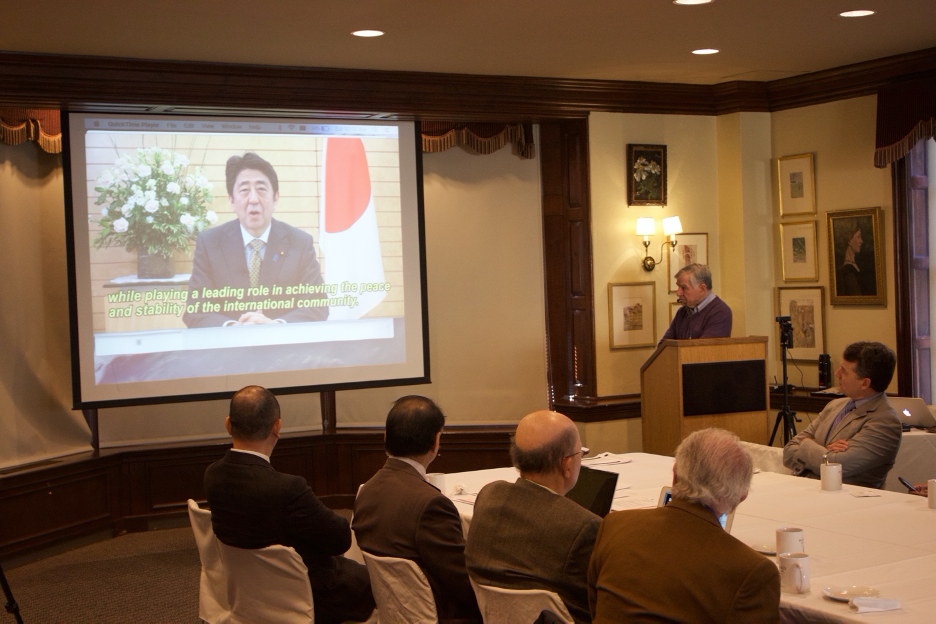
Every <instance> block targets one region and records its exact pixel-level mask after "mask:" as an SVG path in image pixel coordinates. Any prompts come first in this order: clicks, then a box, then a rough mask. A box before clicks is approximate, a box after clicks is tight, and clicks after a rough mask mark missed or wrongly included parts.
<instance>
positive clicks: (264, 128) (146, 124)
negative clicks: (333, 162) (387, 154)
mask: <svg viewBox="0 0 936 624" xmlns="http://www.w3.org/2000/svg"><path fill="white" fill-rule="evenodd" d="M84 123H85V130H87V131H88V132H115V131H117V132H119V131H128V132H140V131H144V132H193V133H201V132H210V133H212V134H218V133H221V134H225V133H231V134H306V135H312V136H314V135H323V136H348V137H351V136H353V137H376V138H383V139H395V138H397V137H398V134H399V131H398V128H397V127H396V125H367V124H360V125H358V124H331V123H302V122H300V121H288V122H287V121H254V120H250V121H229V120H223V121H222V120H217V119H215V120H209V119H159V118H142V119H126V118H113V117H86V118H85V120H84Z"/></svg>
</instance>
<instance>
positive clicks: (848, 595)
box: [822, 585, 881, 602]
mask: <svg viewBox="0 0 936 624" xmlns="http://www.w3.org/2000/svg"><path fill="white" fill-rule="evenodd" d="M822 593H823V594H825V595H826V596H828V597H829V598H831V599H832V600H840V601H842V602H848V601H849V600H851V599H852V598H876V597H877V596H879V595H880V594H881V592H880V591H878V589H877V588H875V587H868V586H867V585H832V586H831V587H826V588H825V589H823V590H822Z"/></svg>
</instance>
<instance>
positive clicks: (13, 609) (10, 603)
mask: <svg viewBox="0 0 936 624" xmlns="http://www.w3.org/2000/svg"><path fill="white" fill-rule="evenodd" d="M0 586H2V587H3V595H4V596H6V599H7V602H6V610H7V613H9V614H11V615H12V616H13V617H14V618H15V619H16V624H23V618H21V617H20V612H19V605H18V604H16V598H14V597H13V592H12V591H10V584H9V583H7V580H6V575H5V574H4V573H3V566H2V565H0Z"/></svg>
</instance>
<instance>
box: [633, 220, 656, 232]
mask: <svg viewBox="0 0 936 624" xmlns="http://www.w3.org/2000/svg"><path fill="white" fill-rule="evenodd" d="M654 234H656V223H654V221H653V217H638V218H637V236H653V235H654Z"/></svg>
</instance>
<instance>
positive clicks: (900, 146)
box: [874, 118, 936, 169]
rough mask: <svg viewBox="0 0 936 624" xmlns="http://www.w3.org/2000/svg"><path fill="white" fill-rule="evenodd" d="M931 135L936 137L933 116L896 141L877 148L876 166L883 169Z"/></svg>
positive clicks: (875, 155)
mask: <svg viewBox="0 0 936 624" xmlns="http://www.w3.org/2000/svg"><path fill="white" fill-rule="evenodd" d="M930 137H936V119H933V118H931V119H927V120H922V121H920V122H919V123H917V125H915V126H914V127H913V129H912V130H911V131H910V133H909V134H908V135H906V136H905V137H904V138H902V139H901V140H899V141H897V142H896V143H894V144H892V145H886V146H884V147H878V148H875V150H874V166H875V167H877V168H878V169H883V168H884V167H886V166H887V165H889V164H891V163H892V162H895V161H898V160H900V159H901V158H903V157H904V156H906V155H907V154H909V153H910V150H912V149H913V146H914V145H916V144H917V143H918V142H919V141H924V140H926V139H929V138H930Z"/></svg>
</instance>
